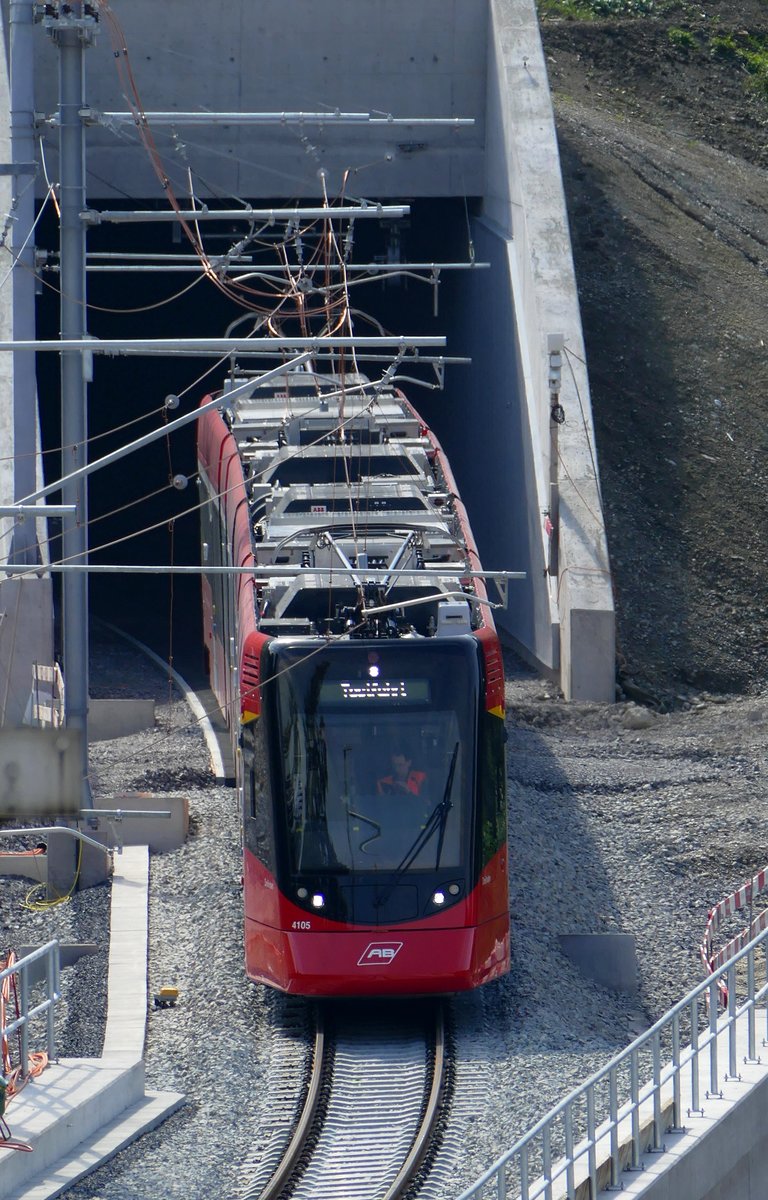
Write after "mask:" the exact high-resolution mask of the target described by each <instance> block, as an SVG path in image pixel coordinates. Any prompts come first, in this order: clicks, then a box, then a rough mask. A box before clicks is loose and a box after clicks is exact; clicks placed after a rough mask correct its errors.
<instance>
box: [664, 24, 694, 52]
mask: <svg viewBox="0 0 768 1200" xmlns="http://www.w3.org/2000/svg"><path fill="white" fill-rule="evenodd" d="M667 37H668V38H669V40H670V42H671V43H672V45H673V46H674V47H675V49H676V50H693V49H694V48H695V46H696V38H695V37H694V36H693V34H692V33H691V31H690V29H668V30H667Z"/></svg>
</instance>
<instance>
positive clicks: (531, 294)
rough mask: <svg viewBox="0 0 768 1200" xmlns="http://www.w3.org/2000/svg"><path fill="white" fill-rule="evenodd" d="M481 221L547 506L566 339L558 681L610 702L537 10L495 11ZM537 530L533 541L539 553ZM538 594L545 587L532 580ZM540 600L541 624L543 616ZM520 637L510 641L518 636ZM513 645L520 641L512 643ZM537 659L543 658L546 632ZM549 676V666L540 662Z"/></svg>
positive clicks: (518, 4) (605, 594) (513, 0)
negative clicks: (503, 246) (501, 289)
mask: <svg viewBox="0 0 768 1200" xmlns="http://www.w3.org/2000/svg"><path fill="white" fill-rule="evenodd" d="M487 83H488V92H487V105H486V123H487V136H486V184H485V194H484V199H483V210H484V214H485V215H486V216H487V217H488V218H489V219H490V220H491V221H493V222H494V224H495V225H496V226H497V227H498V228H499V229H500V230H501V231H502V233H503V235H504V236H505V237H507V238H509V239H510V267H509V276H510V284H509V288H510V292H511V295H512V303H513V306H514V329H515V331H516V335H517V339H518V346H519V353H520V360H521V363H522V366H523V368H524V369H525V368H526V367H527V376H528V377H527V379H526V392H525V395H524V397H521V403H522V404H524V405H525V408H526V410H527V423H528V430H529V435H530V452H529V453H530V462H531V465H532V470H533V474H534V478H533V479H532V480H531V487H530V491H529V493H528V502H529V505H530V506H531V507H533V506H534V505H535V506H537V507H538V509H539V516H540V514H541V510H543V509H547V508H548V507H549V481H550V462H549V459H550V453H549V421H550V417H549V407H550V406H549V387H548V368H549V355H548V340H547V339H548V336H549V335H553V334H556V335H562V336H563V337H564V338H565V347H566V353H565V361H564V363H563V369H562V390H561V393H560V400H561V403H562V405H563V407H564V409H565V413H566V424H565V425H563V426H561V427H560V433H559V460H560V463H559V470H558V475H559V487H560V539H559V545H560V561H559V572H558V578H557V581H556V590H555V595H554V600H555V601H556V604H557V608H558V611H559V617H560V682H561V686H562V688H563V692H564V693H565V695H566V697H567V698H569V699H571V698H573V699H590V700H613V699H614V696H615V667H614V612H613V599H612V593H611V580H610V568H609V563H608V550H607V545H606V540H605V529H604V522H603V513H602V504H601V500H600V490H599V479H598V474H597V458H596V452H595V448H594V447H595V438H594V429H593V425H592V413H591V407H590V401H589V386H588V381H587V374H586V366H585V361H584V360H585V353H584V342H583V338H582V331H581V319H580V315H579V307H578V296H577V292H576V283H575V276H574V271H573V261H572V256H571V244H570V235H569V231H568V222H567V217H566V210H565V200H564V196H563V191H562V183H561V178H560V168H559V159H558V151H557V142H556V138H555V129H554V119H553V113H552V105H551V101H550V96H549V85H548V81H547V73H546V65H545V62H544V55H543V52H542V47H541V38H540V35H539V28H538V21H537V17H536V11H535V7H534V4H533V2H532V0H531V2H530V3H529V2H528V0H490V25H489V43H488V76H487ZM545 537H546V535H545V533H544V531H543V523H542V528H541V530H540V532H539V535H538V539H536V538H534V541H535V540H540V541H541V543H542V544H543V543H544V539H545ZM531 551H532V552H531V560H530V566H531V570H532V572H533V573H534V576H533V589H534V591H544V590H545V589H546V590H547V592H548V593H549V594H548V598H547V603H551V602H552V599H553V597H552V594H551V592H549V588H550V581H549V580H547V579H544V578H543V576H542V577H539V578H538V579H537V578H536V574H535V573H536V570H537V558H538V559H539V561H540V560H541V557H542V553H544V552H542V553H540V554H539V555H536V554H535V551H534V546H532V547H531ZM545 607H546V606H545V604H544V600H543V598H540V599H539V600H538V601H537V603H535V604H534V605H533V608H532V611H533V612H534V613H541V612H542V611H544V610H545ZM513 632H515V631H514V630H513ZM516 636H517V635H516ZM535 637H536V640H535V643H534V644H532V645H530V647H529V648H530V649H531V650H532V651H533V652H534V653H535V654H536V655H537V657H538V656H539V653H540V649H541V647H542V645H543V644H544V639H543V638H542V630H541V628H540V627H537V628H536V631H535ZM542 661H543V662H544V665H545V666H553V665H554V663H553V662H552V661H549V662H548V661H547V660H546V659H543V660H542Z"/></svg>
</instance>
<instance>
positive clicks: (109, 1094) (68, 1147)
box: [0, 846, 183, 1200]
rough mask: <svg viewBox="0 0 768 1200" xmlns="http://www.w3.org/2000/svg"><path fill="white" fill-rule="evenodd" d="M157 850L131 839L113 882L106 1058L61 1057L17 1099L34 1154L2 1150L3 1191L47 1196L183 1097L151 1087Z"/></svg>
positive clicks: (16, 1199)
mask: <svg viewBox="0 0 768 1200" xmlns="http://www.w3.org/2000/svg"><path fill="white" fill-rule="evenodd" d="M148 886H149V854H148V850H147V847H146V846H137V847H130V848H127V849H126V850H125V851H124V852H123V854H122V855H121V856H120V858H119V861H118V866H117V868H116V870H115V874H114V877H113V883H112V906H111V920H110V951H109V988H108V1007H107V1024H106V1030H105V1034H104V1048H103V1052H102V1056H101V1058H98V1059H61V1060H60V1061H59V1062H58V1063H56V1064H53V1065H51V1066H49V1067H47V1068H46V1070H45V1071H44V1072H43V1073H42V1075H40V1076H39V1077H38V1078H37V1079H36V1080H35V1081H34V1083H30V1084H29V1085H28V1086H27V1087H25V1088H24V1089H23V1090H22V1091H21V1092H20V1094H19V1095H18V1096H16V1097H14V1098H13V1100H12V1101H11V1103H10V1105H9V1107H8V1110H7V1112H6V1120H7V1121H8V1123H9V1125H10V1127H11V1130H12V1134H13V1137H14V1138H15V1139H17V1140H20V1141H22V1142H26V1143H28V1144H29V1145H31V1146H32V1147H33V1153H32V1154H25V1153H19V1152H17V1151H13V1150H2V1149H0V1200H49V1198H50V1197H54V1196H57V1195H59V1194H60V1193H61V1192H62V1191H63V1190H64V1189H65V1188H66V1187H67V1186H69V1184H71V1183H74V1182H75V1181H76V1180H77V1179H80V1178H82V1177H83V1175H85V1174H88V1173H89V1172H90V1171H92V1170H94V1169H95V1168H96V1167H97V1166H99V1165H100V1164H101V1163H102V1162H105V1161H106V1160H107V1159H108V1158H110V1157H112V1156H113V1155H114V1154H116V1153H117V1152H118V1151H119V1150H120V1149H122V1148H123V1147H124V1146H125V1145H127V1144H128V1143H129V1142H130V1141H134V1140H135V1139H136V1138H137V1137H139V1136H140V1135H141V1134H142V1133H144V1132H146V1131H147V1130H149V1129H152V1128H154V1127H155V1126H156V1125H157V1124H159V1122H160V1121H162V1120H164V1119H165V1117H167V1116H170V1114H171V1113H172V1112H174V1111H175V1110H176V1109H177V1108H178V1107H179V1106H180V1105H181V1104H182V1103H183V1096H181V1095H179V1094H178V1093H175V1092H165V1093H145V1088H144V1061H143V1053H144V1037H145V1028H146V1014H147V950H148Z"/></svg>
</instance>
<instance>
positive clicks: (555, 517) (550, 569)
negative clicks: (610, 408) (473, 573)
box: [546, 333, 565, 578]
mask: <svg viewBox="0 0 768 1200" xmlns="http://www.w3.org/2000/svg"><path fill="white" fill-rule="evenodd" d="M564 344H565V339H564V337H563V335H562V334H559V333H550V334H548V335H547V350H548V356H549V361H548V372H549V373H548V379H547V387H548V389H549V511H548V514H547V515H548V522H549V523H548V524H547V525H546V528H547V530H548V532H549V561H548V563H547V573H548V574H549V575H551V576H554V577H555V578H557V576H558V572H559V548H560V463H559V458H560V438H559V433H560V426H561V425H562V423H563V421H564V420H565V413H564V411H563V407H562V405H561V403H560V382H561V368H562V354H563V346H564Z"/></svg>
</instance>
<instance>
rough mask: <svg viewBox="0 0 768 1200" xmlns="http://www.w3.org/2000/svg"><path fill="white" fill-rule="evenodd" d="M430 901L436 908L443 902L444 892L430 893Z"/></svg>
mask: <svg viewBox="0 0 768 1200" xmlns="http://www.w3.org/2000/svg"><path fill="white" fill-rule="evenodd" d="M432 903H433V904H436V905H437V906H438V908H439V907H440V905H441V904H445V892H434V893H433V895H432Z"/></svg>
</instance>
